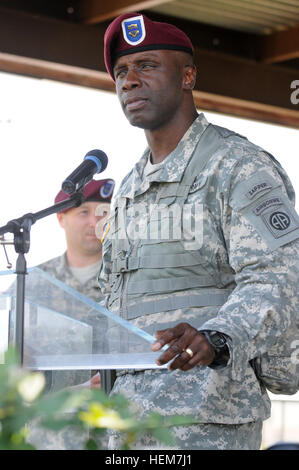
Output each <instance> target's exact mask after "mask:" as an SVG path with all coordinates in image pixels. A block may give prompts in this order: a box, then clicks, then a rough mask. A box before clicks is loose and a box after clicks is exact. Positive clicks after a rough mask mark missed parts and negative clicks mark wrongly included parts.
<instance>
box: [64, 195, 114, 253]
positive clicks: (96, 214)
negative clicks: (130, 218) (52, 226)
mask: <svg viewBox="0 0 299 470" xmlns="http://www.w3.org/2000/svg"><path fill="white" fill-rule="evenodd" d="M102 206H104V209H105V210H101V209H102V208H103V207H102ZM99 209H100V210H99ZM107 210H109V205H108V204H106V203H103V204H102V203H100V202H92V201H90V202H85V203H84V204H82V205H81V206H80V207H75V208H73V209H70V210H69V211H67V212H65V213H60V214H57V216H58V220H59V223H60V225H61V227H62V228H63V229H64V231H65V236H66V243H67V248H68V249H71V250H73V251H76V252H77V253H80V254H82V255H87V256H91V255H93V254H96V253H100V252H101V249H102V247H101V241H100V240H99V238H98V237H97V236H96V226H97V224H99V223H100V221H101V219H102V218H104V217H105V216H106V211H107ZM97 233H98V230H97Z"/></svg>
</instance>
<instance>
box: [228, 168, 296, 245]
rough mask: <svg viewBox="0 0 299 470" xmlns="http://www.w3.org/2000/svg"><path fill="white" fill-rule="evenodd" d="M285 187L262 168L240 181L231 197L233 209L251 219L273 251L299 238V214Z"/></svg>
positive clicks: (251, 222)
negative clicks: (283, 188)
mask: <svg viewBox="0 0 299 470" xmlns="http://www.w3.org/2000/svg"><path fill="white" fill-rule="evenodd" d="M282 186H283V183H282V182H281V183H279V182H278V181H276V180H275V179H274V178H273V177H272V176H271V175H268V174H267V172H266V171H260V172H258V173H257V174H256V175H253V176H251V177H250V178H248V180H246V181H242V182H240V183H239V184H238V185H237V186H236V187H235V188H234V191H233V192H232V195H231V200H230V205H231V207H232V209H233V210H235V211H236V212H239V213H240V214H241V215H243V216H244V217H245V218H246V219H247V220H248V221H249V222H250V224H251V225H252V226H253V227H254V228H255V230H256V231H257V232H258V233H259V234H260V236H261V237H262V238H263V240H265V242H266V243H267V245H268V247H269V249H270V250H271V251H273V250H275V249H277V248H278V247H280V246H283V245H286V244H287V243H290V242H291V241H293V240H296V239H297V238H299V216H298V214H297V213H296V211H295V209H294V207H293V205H292V203H291V201H290V200H289V199H288V197H287V196H286V195H285V194H284V193H283V191H282Z"/></svg>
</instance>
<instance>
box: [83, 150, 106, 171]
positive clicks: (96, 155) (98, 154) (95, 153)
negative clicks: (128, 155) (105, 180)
mask: <svg viewBox="0 0 299 470" xmlns="http://www.w3.org/2000/svg"><path fill="white" fill-rule="evenodd" d="M91 157H93V158H92V159H93V161H95V160H99V161H100V165H98V167H99V172H102V171H104V170H105V169H106V168H107V165H108V157H107V155H106V154H105V152H103V151H102V150H98V149H94V150H90V151H89V152H87V154H86V155H85V157H84V160H89V159H90V158H91Z"/></svg>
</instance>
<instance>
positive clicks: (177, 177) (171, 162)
mask: <svg viewBox="0 0 299 470" xmlns="http://www.w3.org/2000/svg"><path fill="white" fill-rule="evenodd" d="M208 125H209V123H208V121H207V120H206V118H205V116H204V114H203V113H201V114H199V115H198V117H197V118H196V119H195V121H194V122H193V123H192V124H191V126H190V127H189V129H188V130H187V131H186V133H185V134H184V136H183V137H182V139H181V140H180V142H179V143H178V145H177V147H176V148H175V149H174V150H173V151H172V152H171V153H170V154H169V155H168V156H167V158H166V159H165V165H162V166H161V168H160V169H159V170H157V171H155V172H154V173H152V174H150V175H149V176H148V177H147V178H143V171H144V168H145V166H146V163H147V161H148V158H149V156H150V149H149V148H147V149H146V150H145V152H144V153H143V155H142V157H141V159H140V160H139V161H138V162H137V163H136V165H135V167H134V168H133V170H132V172H131V173H130V174H129V176H128V178H127V179H126V181H125V183H124V184H123V186H122V187H121V189H120V190H119V193H118V196H120V197H126V198H129V199H133V198H134V197H135V196H138V195H140V194H143V193H144V192H145V191H147V189H148V188H149V187H150V185H151V184H152V183H154V182H158V183H174V182H179V181H181V179H182V177H183V174H184V171H185V168H186V166H187V165H188V162H189V160H190V158H191V156H192V154H193V151H194V150H195V147H196V145H197V144H198V142H199V140H200V137H201V136H202V134H203V132H204V130H205V129H206V128H207V127H208Z"/></svg>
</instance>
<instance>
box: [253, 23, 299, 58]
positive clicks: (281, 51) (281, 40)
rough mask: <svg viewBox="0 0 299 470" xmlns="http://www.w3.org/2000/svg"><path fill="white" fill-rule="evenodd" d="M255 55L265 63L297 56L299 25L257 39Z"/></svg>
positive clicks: (298, 50)
mask: <svg viewBox="0 0 299 470" xmlns="http://www.w3.org/2000/svg"><path fill="white" fill-rule="evenodd" d="M257 56H258V58H259V60H260V61H261V62H264V63H265V64H274V63H276V62H283V61H286V60H291V59H296V58H298V57H299V26H296V27H294V28H291V29H287V30H285V31H279V32H277V33H273V34H271V35H269V36H266V35H265V36H262V37H259V38H258V39H257Z"/></svg>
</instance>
